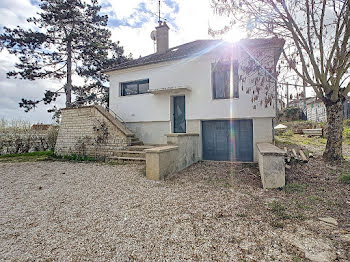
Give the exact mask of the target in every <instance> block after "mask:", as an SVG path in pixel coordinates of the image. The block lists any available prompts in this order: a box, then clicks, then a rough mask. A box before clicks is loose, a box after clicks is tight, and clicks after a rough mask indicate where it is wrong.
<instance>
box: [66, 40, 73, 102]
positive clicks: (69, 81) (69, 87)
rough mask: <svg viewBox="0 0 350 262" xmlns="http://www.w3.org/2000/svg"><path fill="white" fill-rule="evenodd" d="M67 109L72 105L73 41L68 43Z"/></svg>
mask: <svg viewBox="0 0 350 262" xmlns="http://www.w3.org/2000/svg"><path fill="white" fill-rule="evenodd" d="M65 91H66V107H70V106H71V104H72V41H68V42H67V83H66V88H65Z"/></svg>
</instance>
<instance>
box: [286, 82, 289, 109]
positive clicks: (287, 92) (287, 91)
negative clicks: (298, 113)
mask: <svg viewBox="0 0 350 262" xmlns="http://www.w3.org/2000/svg"><path fill="white" fill-rule="evenodd" d="M286 94H287V108H288V107H289V84H288V83H287V90H286Z"/></svg>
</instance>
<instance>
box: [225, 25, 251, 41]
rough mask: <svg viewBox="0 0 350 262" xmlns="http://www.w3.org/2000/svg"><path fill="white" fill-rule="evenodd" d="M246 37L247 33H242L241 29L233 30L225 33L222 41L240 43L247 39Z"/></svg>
mask: <svg viewBox="0 0 350 262" xmlns="http://www.w3.org/2000/svg"><path fill="white" fill-rule="evenodd" d="M245 37H246V35H245V33H244V32H243V31H242V29H239V28H236V27H234V28H232V29H231V30H230V31H228V32H227V33H225V34H224V35H222V39H223V40H224V41H227V42H230V43H235V42H238V41H239V40H241V39H243V38H245Z"/></svg>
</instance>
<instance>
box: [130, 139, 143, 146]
mask: <svg viewBox="0 0 350 262" xmlns="http://www.w3.org/2000/svg"><path fill="white" fill-rule="evenodd" d="M131 145H132V146H134V145H143V142H142V141H140V140H139V141H131Z"/></svg>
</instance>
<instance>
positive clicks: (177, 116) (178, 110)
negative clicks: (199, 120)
mask: <svg viewBox="0 0 350 262" xmlns="http://www.w3.org/2000/svg"><path fill="white" fill-rule="evenodd" d="M174 133H186V118H185V96H174Z"/></svg>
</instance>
